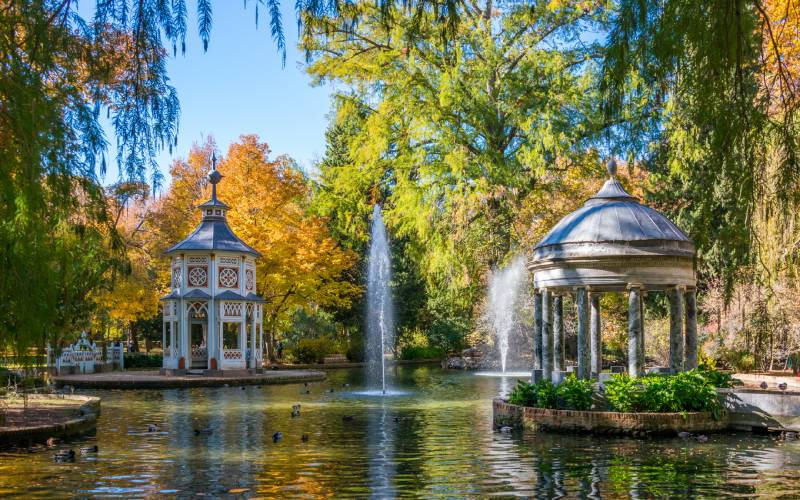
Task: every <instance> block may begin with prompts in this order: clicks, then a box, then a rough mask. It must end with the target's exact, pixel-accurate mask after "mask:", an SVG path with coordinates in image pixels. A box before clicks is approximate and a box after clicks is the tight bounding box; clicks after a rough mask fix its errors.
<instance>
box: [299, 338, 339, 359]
mask: <svg viewBox="0 0 800 500" xmlns="http://www.w3.org/2000/svg"><path fill="white" fill-rule="evenodd" d="M334 350H335V343H334V342H333V340H331V339H330V338H328V337H320V338H317V339H300V340H299V341H298V342H297V344H296V345H295V346H294V347H292V348H291V349H290V354H291V356H292V359H294V361H295V362H297V363H322V362H323V361H325V356H327V355H328V354H331V353H332V352H333V351H334Z"/></svg>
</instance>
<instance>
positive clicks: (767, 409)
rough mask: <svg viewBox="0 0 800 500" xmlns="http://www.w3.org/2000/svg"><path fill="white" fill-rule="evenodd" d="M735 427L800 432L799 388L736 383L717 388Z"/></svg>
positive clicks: (748, 429) (745, 429)
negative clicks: (731, 385)
mask: <svg viewBox="0 0 800 500" xmlns="http://www.w3.org/2000/svg"><path fill="white" fill-rule="evenodd" d="M717 393H718V394H719V396H720V401H721V402H722V405H723V408H725V410H727V412H728V415H729V419H728V420H729V424H730V426H731V427H732V428H734V429H738V430H744V431H756V430H761V431H764V430H766V431H793V432H800V390H798V389H793V388H787V389H786V390H781V389H761V388H753V387H734V388H732V389H717Z"/></svg>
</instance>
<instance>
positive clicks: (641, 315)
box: [639, 290, 647, 371]
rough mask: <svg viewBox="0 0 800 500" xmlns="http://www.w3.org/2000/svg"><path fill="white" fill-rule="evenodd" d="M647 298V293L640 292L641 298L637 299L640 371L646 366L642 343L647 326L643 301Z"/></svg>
mask: <svg viewBox="0 0 800 500" xmlns="http://www.w3.org/2000/svg"><path fill="white" fill-rule="evenodd" d="M645 297H647V292H646V291H645V290H642V295H641V298H640V299H639V318H640V321H641V325H640V326H639V360H640V361H641V364H642V371H644V370H645V369H646V365H647V351H646V350H645V341H644V327H645V325H646V324H647V322H646V321H645V315H644V299H645Z"/></svg>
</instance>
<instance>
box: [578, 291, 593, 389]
mask: <svg viewBox="0 0 800 500" xmlns="http://www.w3.org/2000/svg"><path fill="white" fill-rule="evenodd" d="M577 299H578V300H577V302H578V378H582V379H588V378H591V376H592V367H591V356H590V350H591V348H590V341H589V307H588V306H589V304H588V300H587V296H586V289H585V288H578V290H577Z"/></svg>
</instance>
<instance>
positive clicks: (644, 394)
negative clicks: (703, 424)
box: [605, 370, 719, 415]
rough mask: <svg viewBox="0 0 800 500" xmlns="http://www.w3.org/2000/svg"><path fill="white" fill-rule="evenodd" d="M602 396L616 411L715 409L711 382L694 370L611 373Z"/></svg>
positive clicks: (716, 404) (716, 400) (713, 390)
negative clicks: (639, 374)
mask: <svg viewBox="0 0 800 500" xmlns="http://www.w3.org/2000/svg"><path fill="white" fill-rule="evenodd" d="M605 396H606V400H607V401H608V404H609V406H611V409H612V410H614V411H619V412H654V413H664V412H690V411H711V412H714V414H715V415H716V414H717V413H718V411H719V400H718V398H717V392H716V389H715V387H714V385H713V384H712V383H711V382H710V381H709V380H708V379H706V378H705V377H704V376H703V375H702V374H701V373H700V372H699V371H698V370H691V371H688V372H681V373H677V374H675V375H647V376H644V377H640V378H636V379H633V378H630V377H629V376H628V375H626V374H619V375H615V376H614V377H612V379H611V380H610V381H608V382H606V384H605Z"/></svg>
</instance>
